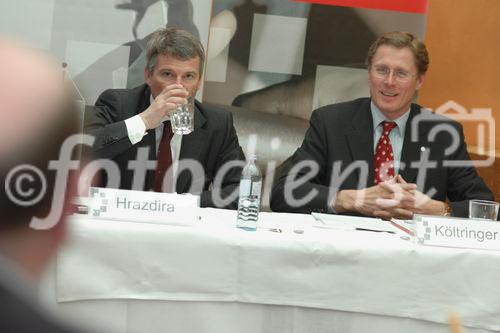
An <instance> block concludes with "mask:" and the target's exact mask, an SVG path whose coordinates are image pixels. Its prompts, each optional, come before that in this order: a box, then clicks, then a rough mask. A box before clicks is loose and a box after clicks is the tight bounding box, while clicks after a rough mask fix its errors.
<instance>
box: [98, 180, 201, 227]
mask: <svg viewBox="0 0 500 333" xmlns="http://www.w3.org/2000/svg"><path fill="white" fill-rule="evenodd" d="M89 194H90V200H89V202H88V205H89V210H88V215H89V216H90V217H92V218H102V219H108V220H121V221H133V222H149V223H162V224H174V225H193V224H194V223H195V222H196V221H197V218H198V208H199V206H200V203H199V202H200V197H199V196H197V195H180V194H173V193H159V192H144V191H128V190H117V189H110V188H98V187H92V188H91V189H90V193H89Z"/></svg>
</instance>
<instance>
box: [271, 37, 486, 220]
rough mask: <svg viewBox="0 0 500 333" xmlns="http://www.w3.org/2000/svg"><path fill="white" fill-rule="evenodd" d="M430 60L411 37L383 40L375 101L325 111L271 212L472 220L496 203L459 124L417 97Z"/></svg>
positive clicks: (374, 76)
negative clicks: (478, 207) (477, 202)
mask: <svg viewBox="0 0 500 333" xmlns="http://www.w3.org/2000/svg"><path fill="white" fill-rule="evenodd" d="M428 64H429V56H428V53H427V50H426V47H425V45H424V44H423V43H422V42H421V41H420V40H418V39H417V38H416V37H415V36H413V35H412V34H410V33H406V32H390V33H386V34H384V35H383V36H381V37H379V38H378V39H377V40H376V41H375V42H374V43H373V44H372V45H371V47H370V49H369V51H368V56H367V65H368V82H369V86H370V96H371V97H370V98H360V99H356V100H353V101H349V102H345V103H338V104H333V105H327V106H324V107H322V108H320V109H318V110H315V111H314V112H313V114H312V116H311V120H310V128H309V130H308V131H307V133H306V136H305V138H304V141H303V143H302V146H301V147H300V148H299V149H298V150H297V151H296V152H295V154H294V155H293V156H292V157H290V158H289V160H288V161H287V162H286V164H285V165H284V167H283V172H282V173H281V175H280V176H279V178H278V179H277V181H276V183H275V186H274V187H273V192H272V197H271V208H272V209H273V210H274V211H287V212H314V211H316V212H330V213H337V214H351V215H364V216H375V217H381V218H384V219H390V218H393V217H394V218H404V219H409V218H411V217H412V216H413V214H415V213H416V214H429V215H453V216H467V215H468V201H469V200H470V199H486V200H493V196H492V193H491V191H490V190H489V189H488V187H487V186H486V185H485V183H484V182H483V180H482V179H481V178H480V177H479V176H478V174H477V172H476V170H475V169H474V167H473V166H472V164H471V162H470V158H469V155H468V153H467V149H466V145H465V142H464V136H463V131H462V126H461V125H460V124H458V123H457V122H455V121H452V120H450V119H447V118H445V117H442V116H438V115H436V114H433V113H430V112H428V111H424V110H423V109H422V108H421V106H419V105H417V104H413V103H412V101H413V99H414V97H415V95H416V93H417V91H418V90H419V89H420V88H421V87H422V84H423V82H424V78H425V73H426V71H427V67H428Z"/></svg>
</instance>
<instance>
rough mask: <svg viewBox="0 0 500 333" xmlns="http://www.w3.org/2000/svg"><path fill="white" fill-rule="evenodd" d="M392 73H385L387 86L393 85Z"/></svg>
mask: <svg viewBox="0 0 500 333" xmlns="http://www.w3.org/2000/svg"><path fill="white" fill-rule="evenodd" d="M394 74H395V73H394V71H392V70H391V71H389V73H387V75H386V76H385V81H386V82H387V83H388V84H394V82H395V79H396V78H395V76H394Z"/></svg>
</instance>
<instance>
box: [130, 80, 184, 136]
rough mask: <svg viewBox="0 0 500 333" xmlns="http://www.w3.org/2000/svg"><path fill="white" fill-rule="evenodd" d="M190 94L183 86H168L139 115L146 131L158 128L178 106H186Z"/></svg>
mask: <svg viewBox="0 0 500 333" xmlns="http://www.w3.org/2000/svg"><path fill="white" fill-rule="evenodd" d="M188 95H189V93H188V91H187V90H186V89H185V88H184V87H183V86H182V85H181V84H177V83H176V84H172V85H169V86H166V87H165V89H163V90H162V92H161V93H160V94H159V95H158V96H156V98H155V100H154V102H153V103H151V105H150V106H149V107H148V108H147V109H146V110H145V111H143V112H142V113H140V114H139V116H140V117H141V119H142V121H143V122H144V125H145V126H146V130H148V129H152V128H156V127H157V126H158V125H159V124H160V123H161V122H162V121H163V119H164V118H165V117H168V116H169V115H170V114H171V113H172V112H173V111H174V110H175V108H176V107H177V105H178V104H186V103H187V97H188Z"/></svg>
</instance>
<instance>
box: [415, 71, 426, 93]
mask: <svg viewBox="0 0 500 333" xmlns="http://www.w3.org/2000/svg"><path fill="white" fill-rule="evenodd" d="M424 80H425V73H424V74H419V75H418V76H417V90H420V88H422V85H423V84H424Z"/></svg>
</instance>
